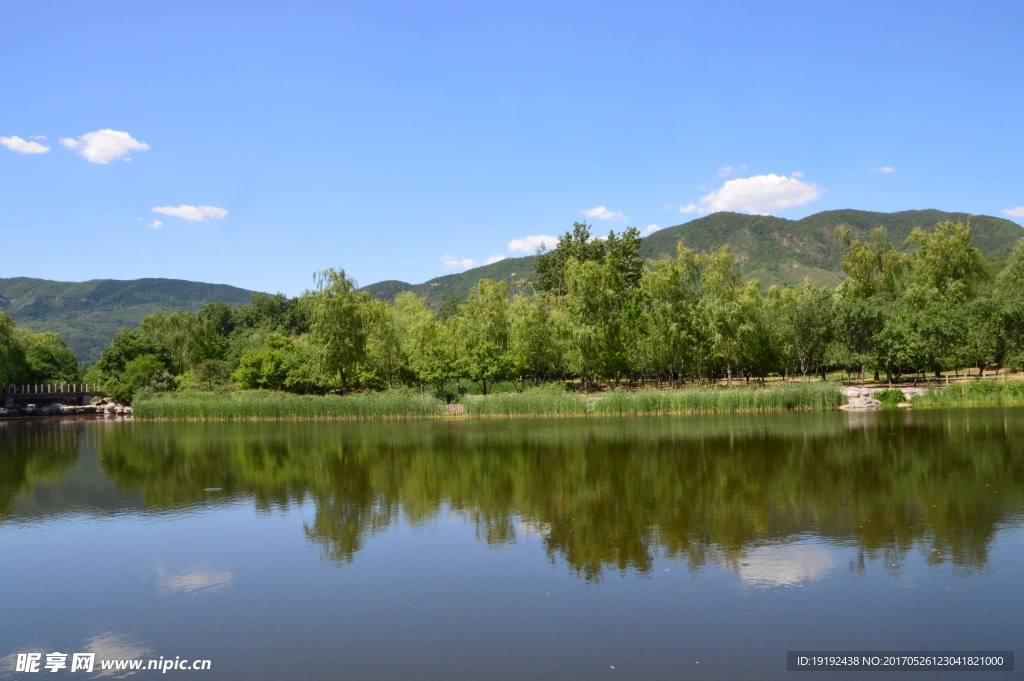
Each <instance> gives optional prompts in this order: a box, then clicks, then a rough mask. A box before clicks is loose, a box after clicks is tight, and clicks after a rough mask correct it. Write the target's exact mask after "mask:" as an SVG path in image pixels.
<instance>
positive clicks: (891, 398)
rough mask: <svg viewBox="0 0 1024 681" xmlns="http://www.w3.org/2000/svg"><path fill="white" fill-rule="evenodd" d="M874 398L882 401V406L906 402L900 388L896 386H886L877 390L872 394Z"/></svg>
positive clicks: (892, 406) (894, 405)
mask: <svg viewBox="0 0 1024 681" xmlns="http://www.w3.org/2000/svg"><path fill="white" fill-rule="evenodd" d="M874 397H875V399H876V400H878V401H879V402H881V403H882V406H883V407H891V408H895V407H896V405H898V404H899V403H900V402H906V401H907V398H906V397H905V396H904V395H903V391H902V390H897V389H896V388H886V389H885V390H878V391H876V392H875V395H874Z"/></svg>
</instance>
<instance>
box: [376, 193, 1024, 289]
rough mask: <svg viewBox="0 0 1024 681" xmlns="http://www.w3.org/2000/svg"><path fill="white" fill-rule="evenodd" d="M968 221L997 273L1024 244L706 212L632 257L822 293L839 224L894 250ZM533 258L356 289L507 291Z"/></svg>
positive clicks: (861, 220)
mask: <svg viewBox="0 0 1024 681" xmlns="http://www.w3.org/2000/svg"><path fill="white" fill-rule="evenodd" d="M947 220H949V221H953V222H967V221H970V224H971V227H973V229H974V241H975V243H976V244H977V245H978V248H980V249H981V252H982V253H984V254H985V257H986V258H987V259H988V260H989V264H990V265H991V266H992V268H993V270H994V271H998V270H1000V269H1002V266H1003V264H1005V262H1006V258H1007V256H1008V255H1009V253H1010V250H1011V249H1012V248H1013V247H1014V245H1015V244H1016V243H1017V241H1018V240H1019V239H1020V238H1021V237H1024V228H1021V226H1020V225H1018V224H1017V223H1016V222H1012V221H1010V220H1005V219H1003V218H997V217H991V216H988V215H969V214H967V213H948V212H945V211H940V210H905V211H900V212H898V213H875V212H870V211H864V210H830V211H824V212H821V213H815V214H814V215H808V216H807V217H805V218H803V219H801V220H787V219H785V218H777V217H772V216H770V215H746V214H743V213H725V212H722V213H713V214H712V215H708V216H705V217H702V218H698V219H696V220H691V221H690V222H687V223H684V224H681V225H676V226H674V227H666V228H665V229H662V230H660V231H657V232H655V233H654V234H651V235H650V236H647V237H645V238H643V239H642V240H641V241H640V256H641V257H643V258H644V259H647V260H657V259H659V258H664V257H666V256H668V255H673V254H674V253H675V250H676V244H678V243H679V242H680V241H681V242H683V244H684V245H685V246H686V247H688V248H692V249H694V250H697V251H709V250H713V249H716V248H718V247H720V246H723V245H725V244H728V245H729V248H730V250H731V251H732V252H733V253H735V254H736V264H737V267H738V269H739V270H740V273H741V274H742V275H743V277H744V278H747V279H757V280H759V281H760V282H761V283H762V284H764V285H765V286H770V285H772V284H779V285H787V284H791V285H795V284H799V283H800V282H801V281H803V280H804V278H805V277H810V278H811V279H812V280H814V281H816V282H818V283H819V284H823V285H826V286H836V285H837V284H839V282H841V281H842V280H843V277H844V276H845V275H844V273H843V269H842V264H841V263H842V258H843V249H844V247H843V245H842V244H841V243H840V242H839V241H838V239H836V236H835V230H836V227H838V226H839V225H847V226H849V227H850V232H851V233H852V234H853V236H854V237H855V238H860V239H864V238H866V237H867V236H868V235H869V234H870V233H871V232H872V231H874V230H875V228H877V227H885V228H886V230H887V231H888V233H889V238H890V240H892V242H893V243H894V244H896V246H898V247H901V248H902V247H903V242H904V241H905V240H906V238H907V237H908V236H909V235H910V232H911V230H913V229H914V228H915V227H932V226H934V225H935V224H936V223H938V222H944V221H947ZM535 259H536V256H532V255H530V256H526V257H522V258H506V259H505V260H501V261H499V262H496V263H493V264H491V265H484V266H482V267H475V268H473V269H471V270H466V271H465V272H460V273H458V274H449V275H446V276H443V277H437V278H434V279H431V280H430V281H426V282H424V283H422V284H408V283H406V282H404V281H398V280H388V281H381V282H378V283H376V284H370V285H369V286H366V287H364V289H365V290H366V291H368V292H369V293H370V294H371V295H373V296H375V297H377V298H380V299H381V300H393V299H394V297H395V296H396V295H398V294H399V293H401V292H402V291H412V292H414V293H416V294H417V295H420V296H423V297H424V298H426V299H427V300H429V301H430V302H431V303H433V304H434V305H439V304H440V302H441V301H442V300H443V298H444V296H445V294H448V293H454V294H456V295H460V296H464V295H466V293H468V292H469V289H470V288H472V287H473V285H474V284H475V283H476V282H478V281H480V280H481V279H494V280H497V281H507V282H509V283H510V284H514V283H515V282H517V281H525V280H526V279H527V277H529V276H531V275H532V274H533V263H534V261H535Z"/></svg>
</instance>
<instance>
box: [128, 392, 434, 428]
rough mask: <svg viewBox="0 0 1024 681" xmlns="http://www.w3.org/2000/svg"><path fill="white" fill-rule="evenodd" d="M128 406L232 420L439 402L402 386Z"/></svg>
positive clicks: (159, 416)
mask: <svg viewBox="0 0 1024 681" xmlns="http://www.w3.org/2000/svg"><path fill="white" fill-rule="evenodd" d="M133 406H134V411H135V418H137V419H145V420H175V421H235V420H246V419H255V420H273V419H379V418H410V417H422V416H436V415H437V414H438V413H439V412H440V411H441V410H442V408H443V403H442V402H441V401H440V400H438V399H437V398H435V397H432V396H430V395H420V394H419V393H413V392H405V391H393V392H383V393H359V394H355V395H348V396H346V397H339V396H337V395H293V394H292V393H285V392H276V391H270V390H247V391H243V392H238V393H232V394H213V393H170V394H165V395H160V396H158V397H154V398H152V399H149V400H145V401H143V402H136V403H135V404H134V405H133Z"/></svg>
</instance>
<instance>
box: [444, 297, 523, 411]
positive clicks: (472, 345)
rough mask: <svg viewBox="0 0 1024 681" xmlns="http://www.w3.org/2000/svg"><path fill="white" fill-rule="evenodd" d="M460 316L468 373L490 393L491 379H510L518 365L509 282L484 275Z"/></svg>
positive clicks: (460, 331)
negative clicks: (514, 359)
mask: <svg viewBox="0 0 1024 681" xmlns="http://www.w3.org/2000/svg"><path fill="white" fill-rule="evenodd" d="M456 319H457V322H456V327H457V328H458V330H459V336H458V338H459V340H460V341H461V345H462V347H463V353H462V354H463V357H464V366H465V372H466V375H467V376H468V377H469V378H471V379H473V380H474V381H479V382H480V383H481V385H482V386H483V392H484V394H485V395H486V394H487V382H488V381H491V382H494V381H500V380H505V379H508V378H510V377H511V376H512V372H513V369H514V361H513V357H512V353H511V340H512V338H511V324H510V320H509V301H508V284H507V283H505V282H496V281H491V280H490V279H481V280H480V281H479V282H478V283H477V285H476V286H474V287H473V288H471V289H470V291H469V296H468V297H467V298H466V302H465V303H464V304H463V305H462V307H461V308H460V311H459V315H458V317H457V318H456Z"/></svg>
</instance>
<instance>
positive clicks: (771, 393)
mask: <svg viewBox="0 0 1024 681" xmlns="http://www.w3.org/2000/svg"><path fill="white" fill-rule="evenodd" d="M842 403H843V397H842V396H841V394H840V392H839V389H838V387H837V386H836V385H835V384H832V383H819V382H807V383H789V384H786V385H782V386H775V387H772V388H740V387H736V388H729V389H726V388H690V389H684V390H644V391H625V390H622V391H612V392H608V393H603V394H598V395H584V394H579V393H570V392H563V391H559V390H552V389H536V390H527V391H526V392H523V393H499V394H494V395H487V396H483V395H473V396H467V397H464V398H462V402H461V404H462V405H463V407H464V410H465V411H464V413H465V415H466V416H494V417H521V416H551V417H557V416H587V415H594V416H639V415H644V414H711V413H727V412H753V411H760V412H765V411H785V410H796V409H801V410H805V409H830V408H834V407H838V406H839V405H840V404H842ZM445 415H446V411H445V404H444V402H442V401H441V400H439V399H437V398H436V397H433V396H432V395H420V394H419V393H416V392H411V391H391V392H382V393H371V392H367V393H359V394H354V395H348V396H346V397H339V396H336V395H326V396H316V395H293V394H291V393H283V392H272V391H261V390H253V391H244V392H239V393H232V394H204V393H170V394H165V395H160V396H157V397H154V398H151V399H148V400H145V401H141V402H138V403H136V404H135V418H137V419H140V420H181V421H233V420H273V419H382V418H422V417H429V416H445Z"/></svg>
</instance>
